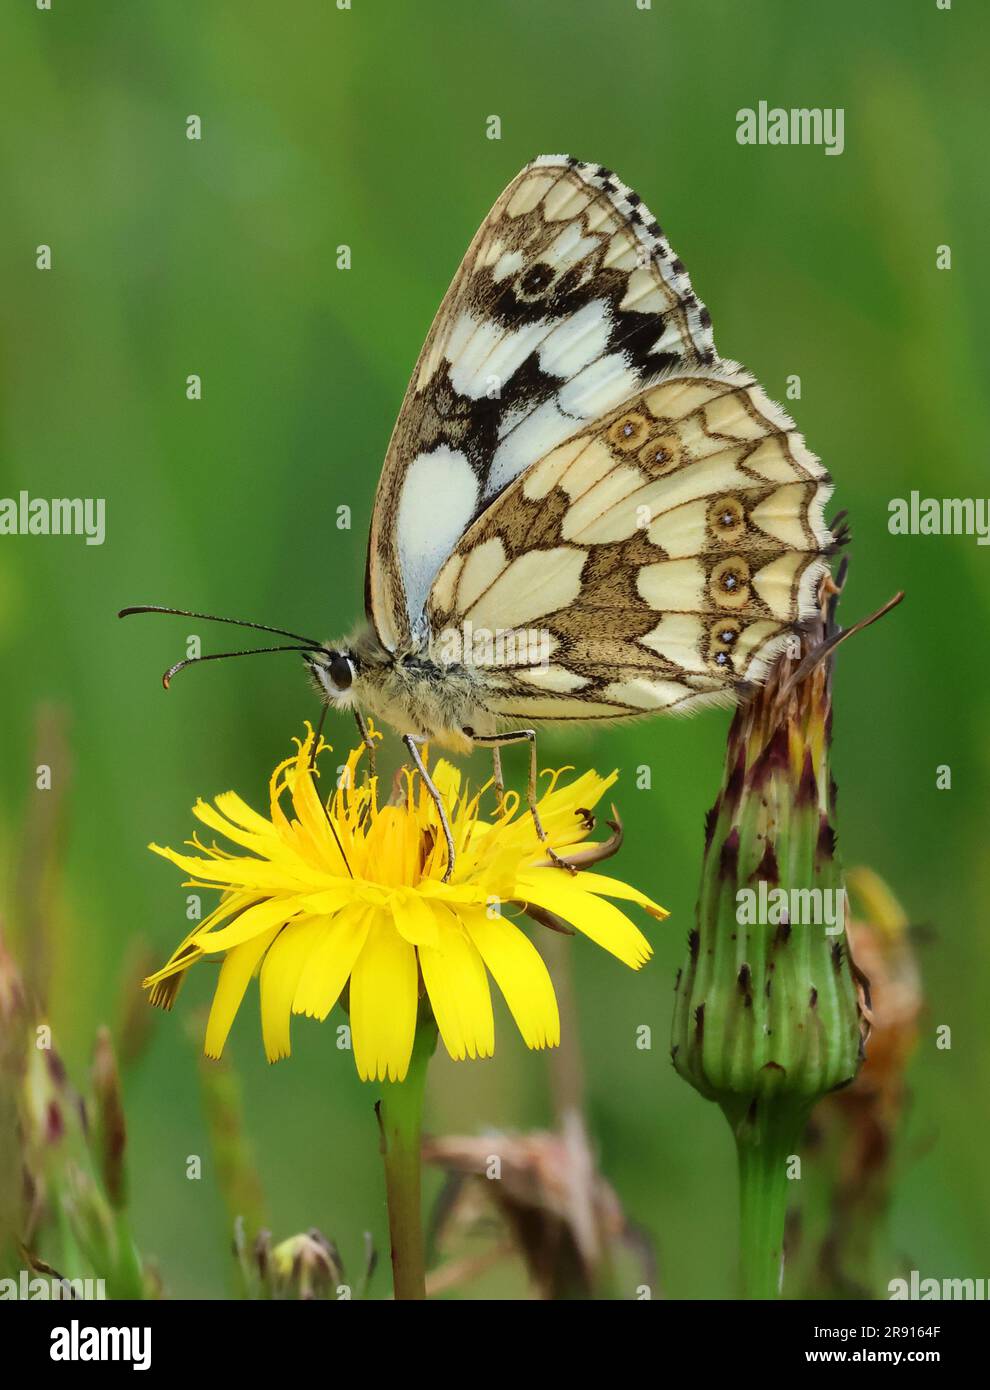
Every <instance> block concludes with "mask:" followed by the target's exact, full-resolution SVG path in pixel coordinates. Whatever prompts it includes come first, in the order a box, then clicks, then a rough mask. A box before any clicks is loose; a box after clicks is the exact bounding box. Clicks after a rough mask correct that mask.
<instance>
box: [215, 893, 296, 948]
mask: <svg viewBox="0 0 990 1390" xmlns="http://www.w3.org/2000/svg"><path fill="white" fill-rule="evenodd" d="M300 908H301V902H300V899H299V898H298V897H285V898H283V897H278V898H266V899H265V900H264V901H263V902H260V903H255V905H254V906H253V907H247V908H245V909H244V911H243V912H242V913H241V914H240V916H238V917H235V918H234V920H233V921H232V922H231V923H230V924H229V926H226V927H221V928H220V930H219V931H206V932H203V933H201V935H199V936H197V938H196V945H197V946H200V947H202V949H203V950H204V951H230V950H232V949H233V947H234V946H240V944H241V942H243V941H249V940H250V939H251V937H252V936H257V934H258V932H263V931H267V930H268V928H269V927H273V926H275V925H276V924H277V925H278V926H283V925H284V924H285V923H286V922H288V921H290V920H291V919H292V918H293V917H295V916H296V915H297V913H298V912H299V911H300Z"/></svg>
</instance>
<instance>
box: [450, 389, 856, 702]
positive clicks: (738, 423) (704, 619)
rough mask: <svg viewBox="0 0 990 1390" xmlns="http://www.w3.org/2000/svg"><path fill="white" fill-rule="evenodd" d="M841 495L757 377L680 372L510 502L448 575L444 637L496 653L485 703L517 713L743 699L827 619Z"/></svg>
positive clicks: (555, 461)
mask: <svg viewBox="0 0 990 1390" xmlns="http://www.w3.org/2000/svg"><path fill="white" fill-rule="evenodd" d="M830 492H831V483H830V480H829V477H828V475H827V473H826V472H825V470H824V468H823V467H822V465H821V464H820V463H819V461H818V459H817V458H816V457H815V456H814V455H813V454H812V453H811V452H810V451H809V450H808V449H807V447H806V446H805V444H804V441H803V439H802V437H801V435H800V434H798V433H797V431H796V430H795V429H794V426H793V423H792V421H791V420H790V419H789V418H788V417H787V416H786V414H785V413H784V412H783V411H782V410H781V409H780V407H779V406H777V405H775V404H774V403H773V402H771V401H770V400H769V399H768V398H767V397H766V395H765V394H764V392H763V391H762V389H761V388H760V387H759V386H758V385H757V383H756V382H755V381H754V379H753V378H752V377H751V376H750V375H749V374H748V373H746V372H744V371H743V370H741V369H740V368H738V367H736V366H735V364H733V363H728V362H723V363H720V364H719V365H718V366H717V367H716V368H714V369H711V370H709V371H703V370H696V371H694V372H691V373H685V374H679V375H677V376H674V377H671V378H668V379H665V380H663V381H661V382H660V383H659V384H657V385H654V386H650V387H648V388H646V389H645V390H642V391H640V392H638V393H636V394H635V395H634V396H632V397H631V398H630V399H629V400H627V401H625V402H623V403H622V404H621V405H619V406H618V407H617V408H615V409H613V410H611V411H609V412H608V413H607V414H606V415H605V416H604V418H602V419H601V420H598V421H596V422H595V423H594V424H592V425H590V426H588V427H586V428H584V429H581V430H579V431H578V432H577V433H575V434H574V435H573V436H572V437H571V438H570V439H568V440H567V441H565V442H564V443H563V444H560V445H558V446H557V447H555V448H553V449H551V450H550V451H549V452H548V453H547V455H546V456H545V457H544V458H542V459H540V460H539V461H538V462H537V463H536V464H534V465H532V466H531V467H530V468H529V469H528V470H527V471H526V472H525V473H524V474H523V475H522V476H521V477H519V478H518V479H517V480H516V481H515V482H514V483H513V484H512V485H511V486H510V487H508V488H507V489H506V490H505V491H504V492H503V493H502V494H501V495H500V496H499V497H498V499H497V500H496V501H495V502H494V503H493V504H492V505H491V506H490V507H489V508H488V510H487V511H486V512H485V513H484V514H483V515H482V516H481V517H480V518H479V519H478V520H477V521H476V522H475V523H474V524H473V525H472V526H471V528H470V529H469V531H468V532H467V533H466V534H465V535H464V537H463V538H462V539H461V541H460V543H459V544H458V545H457V546H456V548H455V550H454V552H453V554H452V555H451V557H450V559H449V560H448V561H447V562H446V563H445V565H444V567H443V569H442V570H441V572H440V574H439V575H438V577H437V580H436V583H435V584H434V586H433V590H432V592H431V595H430V600H429V604H428V608H427V617H428V622H429V625H430V629H431V631H432V634H433V637H434V640H440V638H441V636H442V634H444V633H445V632H458V631H459V632H465V631H466V632H473V633H474V634H475V637H476V638H477V634H478V633H483V634H488V635H489V636H490V637H493V638H494V639H496V640H495V643H494V646H491V647H490V648H489V652H490V655H489V656H487V657H486V656H485V655H482V656H481V663H482V664H486V665H487V669H486V671H485V682H486V687H487V699H486V704H487V706H488V707H489V708H490V709H491V710H492V711H493V712H496V713H500V714H503V715H506V716H511V717H518V718H520V719H527V718H541V719H546V720H556V719H589V718H616V717H627V716H629V715H633V714H637V713H646V712H650V711H656V710H660V709H668V710H685V709H688V708H690V707H692V706H695V705H698V704H703V703H712V702H720V701H727V700H731V699H734V698H736V697H737V696H738V694H739V693H740V690H741V689H744V688H745V687H746V686H747V685H748V684H749V683H751V682H756V681H759V680H760V679H762V677H763V675H764V674H765V671H766V669H767V666H768V663H769V662H770V660H772V658H773V657H774V656H775V655H776V653H777V652H778V651H779V650H780V648H781V647H782V646H783V644H784V643H785V642H786V640H787V638H788V635H789V634H790V633H792V632H793V631H794V628H795V626H796V625H797V624H798V623H800V621H801V620H802V619H804V618H806V617H808V616H810V615H811V614H812V613H813V612H814V611H815V595H816V592H817V587H818V581H819V579H820V578H821V576H822V574H823V573H824V571H825V567H826V566H825V560H824V558H823V557H824V555H825V554H826V553H828V551H829V548H830V546H831V543H832V537H831V535H830V533H829V531H828V528H827V526H826V524H825V520H824V516H823V507H824V504H825V501H826V499H827V498H828V496H829V493H830ZM499 634H501V637H499ZM484 650H485V649H484V648H483V647H482V648H479V647H477V645H476V649H475V653H474V659H475V660H477V659H478V651H482V652H484Z"/></svg>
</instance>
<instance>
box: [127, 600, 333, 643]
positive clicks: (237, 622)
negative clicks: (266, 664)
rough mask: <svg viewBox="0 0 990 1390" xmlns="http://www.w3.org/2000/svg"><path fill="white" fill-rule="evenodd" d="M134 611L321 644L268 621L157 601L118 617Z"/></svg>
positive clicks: (128, 610)
mask: <svg viewBox="0 0 990 1390" xmlns="http://www.w3.org/2000/svg"><path fill="white" fill-rule="evenodd" d="M132 613H171V614H172V615H173V616H175V617H177V618H201V619H202V620H203V621H204V622H207V623H230V624H231V626H232V627H252V628H254V630H255V632H273V633H274V634H275V636H276V637H291V638H292V640H293V641H294V642H305V644H306V646H307V647H310V648H312V649H313V650H316V649H318V648H319V646H320V643H319V642H317V641H316V639H315V638H314V637H303V636H302V634H301V633H298V632H288V631H287V630H286V629H285V628H284V627H269V626H268V625H267V623H251V622H248V620H247V619H246V618H222V617H220V615H219V614H217V613H194V612H193V611H192V610H191V609H189V608H163V607H162V606H161V605H160V604H157V603H138V604H135V605H133V606H132V607H130V608H122V609H121V610H120V612H119V613H118V614H117V617H118V618H129V617H130V616H131V614H132ZM264 650H267V648H265V649H264Z"/></svg>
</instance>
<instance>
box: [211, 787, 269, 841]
mask: <svg viewBox="0 0 990 1390" xmlns="http://www.w3.org/2000/svg"><path fill="white" fill-rule="evenodd" d="M213 800H214V801H215V803H216V807H217V810H218V811H220V812H221V813H222V814H223V815H225V816H226V817H227V819H228V820H232V821H233V822H234V824H235V825H239V826H241V828H242V829H243V830H252V831H253V832H254V833H255V834H256V835H271V833H272V825H271V821H267V820H265V818H264V816H260V815H259V814H258V812H257V811H256V810H255V809H254V807H253V806H249V805H248V804H247V802H246V801H244V800H243V799H242V798H241V797H239V796H238V795H237V793H236V792H221V793H220V795H219V796H215V797H214V798H213Z"/></svg>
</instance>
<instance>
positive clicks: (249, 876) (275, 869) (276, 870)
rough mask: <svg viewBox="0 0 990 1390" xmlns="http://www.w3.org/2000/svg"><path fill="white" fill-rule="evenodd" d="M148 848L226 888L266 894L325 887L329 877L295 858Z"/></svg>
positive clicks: (165, 847) (196, 876) (188, 870)
mask: <svg viewBox="0 0 990 1390" xmlns="http://www.w3.org/2000/svg"><path fill="white" fill-rule="evenodd" d="M148 848H149V849H150V850H152V851H153V852H154V853H155V854H160V855H161V856H162V858H163V859H171V861H172V863H173V864H177V865H178V866H179V868H180V869H185V871H186V873H188V874H192V876H193V877H194V878H201V879H206V880H207V881H208V882H210V883H218V884H221V885H222V886H223V887H225V888H227V887H243V888H257V889H260V890H261V891H262V892H264V893H295V892H298V891H299V889H300V888H304V887H312V888H322V887H323V886H324V882H325V876H324V875H321V874H317V873H316V871H315V870H307V869H306V868H305V867H302V866H300V865H298V864H297V863H296V862H295V861H294V860H290V859H288V858H287V859H286V860H285V863H284V864H283V863H281V862H280V863H278V864H275V863H272V862H271V861H270V860H267V859H197V858H195V857H194V856H193V855H189V854H178V853H177V852H176V851H175V850H174V849H169V848H168V846H167V845H149V846H148Z"/></svg>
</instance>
